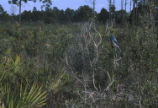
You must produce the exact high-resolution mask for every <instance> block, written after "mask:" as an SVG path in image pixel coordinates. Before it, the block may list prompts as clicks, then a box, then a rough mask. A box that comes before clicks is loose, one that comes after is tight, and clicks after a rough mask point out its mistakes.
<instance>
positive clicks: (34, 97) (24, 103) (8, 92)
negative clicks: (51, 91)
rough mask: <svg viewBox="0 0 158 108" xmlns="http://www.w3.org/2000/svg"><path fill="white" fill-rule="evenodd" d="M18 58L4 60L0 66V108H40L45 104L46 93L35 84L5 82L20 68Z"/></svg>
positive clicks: (16, 81)
mask: <svg viewBox="0 0 158 108" xmlns="http://www.w3.org/2000/svg"><path fill="white" fill-rule="evenodd" d="M19 63H20V57H18V56H17V57H16V60H15V62H14V60H12V59H10V58H6V57H5V58H4V59H3V60H2V62H1V64H0V100H1V102H0V107H2V108H41V107H42V106H44V105H45V104H46V100H47V92H46V91H44V90H43V88H42V87H40V86H38V85H37V84H36V83H34V84H29V83H25V82H23V81H21V83H19V82H18V80H15V81H13V82H10V81H7V80H8V79H11V77H15V76H16V75H12V76H10V75H9V74H15V73H16V72H15V71H18V69H19V68H20V67H18V66H19ZM13 71H14V72H13Z"/></svg>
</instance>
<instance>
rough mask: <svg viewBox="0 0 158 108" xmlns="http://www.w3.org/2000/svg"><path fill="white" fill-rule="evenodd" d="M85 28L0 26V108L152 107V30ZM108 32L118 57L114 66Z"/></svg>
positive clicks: (156, 62) (155, 53)
mask: <svg viewBox="0 0 158 108" xmlns="http://www.w3.org/2000/svg"><path fill="white" fill-rule="evenodd" d="M90 26H91V24H90V23H72V24H49V25H46V24H42V23H32V24H31V23H30V24H21V25H19V24H18V23H16V24H11V23H5V24H4V23H1V24H0V71H1V72H0V92H1V94H0V100H1V101H0V104H1V106H2V107H3V106H4V107H5V108H22V107H25V106H27V107H30V108H33V106H35V107H42V106H43V108H61V107H62V108H93V107H94V108H97V107H99V108H102V107H103V108H105V106H107V107H108V108H110V107H112V108H114V107H116V108H119V107H120V108H130V107H131V108H134V107H141V106H144V107H145V108H149V107H152V108H156V107H158V105H157V101H158V95H157V94H158V85H157V81H158V80H157V75H158V67H157V66H158V43H157V42H158V37H157V36H158V32H157V31H158V30H157V29H156V28H152V27H150V25H148V24H144V25H141V26H132V25H124V26H121V27H119V26H109V25H106V24H105V25H101V24H96V26H97V27H96V30H95V29H93V28H91V27H90ZM110 31H111V32H112V33H113V34H114V35H115V36H116V38H117V40H118V42H119V45H120V48H121V49H122V51H123V54H124V56H123V57H122V58H121V59H120V60H118V61H117V59H118V57H119V56H120V54H119V52H117V51H116V50H115V48H114V47H112V46H111V43H110ZM4 107H3V108H4Z"/></svg>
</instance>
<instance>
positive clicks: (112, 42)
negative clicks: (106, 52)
mask: <svg viewBox="0 0 158 108" xmlns="http://www.w3.org/2000/svg"><path fill="white" fill-rule="evenodd" d="M110 41H111V44H112V46H114V47H115V48H116V49H117V50H118V51H119V52H120V56H121V57H123V52H122V50H121V49H120V46H119V43H118V41H117V40H116V38H115V36H114V35H112V34H111V36H110Z"/></svg>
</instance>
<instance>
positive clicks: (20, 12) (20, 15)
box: [19, 0, 22, 23]
mask: <svg viewBox="0 0 158 108" xmlns="http://www.w3.org/2000/svg"><path fill="white" fill-rule="evenodd" d="M21 2H22V0H20V1H19V23H21Z"/></svg>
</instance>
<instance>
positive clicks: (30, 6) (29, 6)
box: [0, 0, 130, 14]
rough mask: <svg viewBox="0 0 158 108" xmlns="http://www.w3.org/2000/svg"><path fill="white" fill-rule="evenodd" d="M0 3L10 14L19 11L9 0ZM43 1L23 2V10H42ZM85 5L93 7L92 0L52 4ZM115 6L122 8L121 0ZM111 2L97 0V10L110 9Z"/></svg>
mask: <svg viewBox="0 0 158 108" xmlns="http://www.w3.org/2000/svg"><path fill="white" fill-rule="evenodd" d="M0 4H1V5H2V7H3V8H4V10H5V11H7V12H8V13H9V14H13V13H14V14H17V13H18V7H17V6H16V5H12V4H8V0H0ZM41 5H42V3H40V2H36V3H33V2H27V3H23V4H22V11H24V10H32V9H33V7H36V8H37V10H41ZM83 5H89V6H90V7H92V0H53V3H52V6H51V8H53V7H57V8H58V9H63V10H65V9H66V8H71V9H74V10H76V9H78V8H79V7H80V6H83ZM129 5H130V3H129V0H127V11H129V10H130V9H129V7H130V6H129ZM115 6H116V10H120V9H121V0H115ZM108 7H109V4H108V0H96V11H97V12H100V10H101V9H102V8H106V9H107V10H108Z"/></svg>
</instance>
